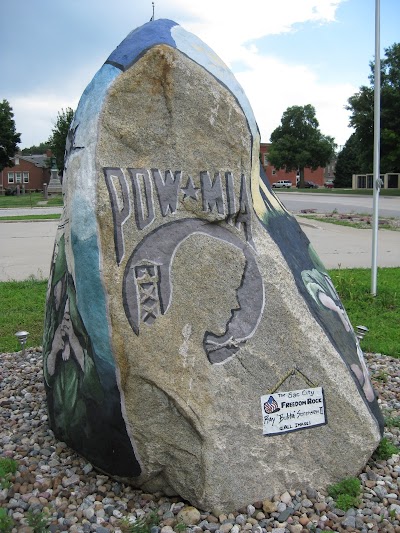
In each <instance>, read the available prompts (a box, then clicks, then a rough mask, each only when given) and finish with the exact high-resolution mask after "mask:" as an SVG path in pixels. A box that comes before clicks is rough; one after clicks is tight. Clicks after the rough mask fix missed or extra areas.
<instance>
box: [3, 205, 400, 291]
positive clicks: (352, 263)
mask: <svg viewBox="0 0 400 533" xmlns="http://www.w3.org/2000/svg"><path fill="white" fill-rule="evenodd" d="M36 209H38V208H36ZM36 209H34V213H37V210H36ZM44 209H52V212H54V209H57V208H44ZM60 209H62V208H60ZM2 211H3V210H0V216H4V215H2ZM18 211H21V210H18ZM24 211H25V210H24ZM47 212H49V211H47ZM15 214H17V213H16V212H15V210H14V211H13V215H15ZM23 214H29V213H26V212H25V213H23ZM296 218H297V220H298V221H299V223H300V226H301V228H302V229H303V231H304V233H305V234H306V235H307V237H308V238H309V239H310V241H311V243H312V244H313V246H314V248H315V249H316V251H317V253H318V255H319V257H320V259H321V260H322V262H323V263H324V265H325V267H326V268H328V269H330V268H339V267H340V268H371V263H372V230H370V229H355V228H350V227H347V226H339V225H337V224H329V223H326V222H317V221H315V220H305V219H304V218H302V217H296ZM57 225H58V220H49V221H41V222H32V221H30V222H0V281H9V280H13V279H14V280H23V279H26V278H28V277H29V276H34V277H36V278H39V279H47V278H48V275H49V271H50V262H51V258H52V254H53V247H54V239H55V235H56V231H57ZM377 263H378V267H400V231H389V230H379V232H378V260H377Z"/></svg>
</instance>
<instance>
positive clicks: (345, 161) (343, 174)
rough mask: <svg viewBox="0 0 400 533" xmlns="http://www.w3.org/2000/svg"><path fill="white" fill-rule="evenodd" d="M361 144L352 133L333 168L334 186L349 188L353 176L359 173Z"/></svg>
mask: <svg viewBox="0 0 400 533" xmlns="http://www.w3.org/2000/svg"><path fill="white" fill-rule="evenodd" d="M361 148H362V146H361V143H360V140H359V138H358V136H357V134H356V133H352V134H351V135H350V137H349V138H348V139H347V141H346V144H345V145H344V146H343V149H342V151H341V152H340V153H339V154H338V157H337V161H336V167H335V180H334V186H335V188H337V187H339V188H340V187H351V186H352V176H353V174H358V173H361V164H360V153H361Z"/></svg>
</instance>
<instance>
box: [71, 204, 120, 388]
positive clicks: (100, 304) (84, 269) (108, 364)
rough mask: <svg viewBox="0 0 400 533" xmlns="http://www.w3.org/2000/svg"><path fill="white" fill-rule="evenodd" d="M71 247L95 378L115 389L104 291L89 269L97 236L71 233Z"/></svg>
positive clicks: (95, 261)
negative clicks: (79, 236) (82, 236)
mask: <svg viewBox="0 0 400 533" xmlns="http://www.w3.org/2000/svg"><path fill="white" fill-rule="evenodd" d="M77 208H78V209H79V208H80V209H81V211H80V213H81V215H82V214H83V213H82V206H78V205H74V209H77ZM89 216H90V214H89ZM80 218H82V217H80ZM71 244H72V249H73V251H74V257H75V275H76V277H75V284H76V294H77V306H78V309H79V313H80V315H81V317H82V319H83V322H84V324H85V327H86V330H87V333H88V335H89V338H90V340H91V343H92V346H93V352H94V357H95V361H96V369H97V373H98V376H99V379H100V381H101V384H102V386H103V387H104V389H105V390H110V389H112V388H113V387H115V362H114V359H113V357H112V352H111V346H110V341H109V332H108V327H109V325H108V322H107V317H106V301H105V296H104V290H103V286H102V283H101V279H100V273H99V270H98V269H95V268H93V266H94V265H98V264H99V249H98V243H97V236H96V235H93V236H92V237H91V238H90V239H88V240H82V239H79V238H78V237H77V236H76V233H74V232H73V233H72V235H71ZM82 295H84V297H82Z"/></svg>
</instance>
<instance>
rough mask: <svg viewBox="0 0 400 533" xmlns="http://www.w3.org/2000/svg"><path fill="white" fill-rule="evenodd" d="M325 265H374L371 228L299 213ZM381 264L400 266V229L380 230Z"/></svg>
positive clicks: (304, 228)
mask: <svg viewBox="0 0 400 533" xmlns="http://www.w3.org/2000/svg"><path fill="white" fill-rule="evenodd" d="M296 219H297V221H298V222H299V224H300V226H301V228H302V230H303V231H304V233H305V234H306V235H307V237H308V238H309V239H310V242H311V243H312V245H313V246H314V248H315V249H316V251H317V253H318V255H319V257H320V259H321V261H322V262H323V263H324V265H325V267H326V268H328V269H329V268H339V267H340V268H371V264H372V229H357V228H351V227H348V226H340V225H339V224H330V223H329V222H319V221H316V220H305V219H304V218H302V217H296ZM377 265H378V267H400V231H391V230H385V229H380V230H379V231H378V254H377Z"/></svg>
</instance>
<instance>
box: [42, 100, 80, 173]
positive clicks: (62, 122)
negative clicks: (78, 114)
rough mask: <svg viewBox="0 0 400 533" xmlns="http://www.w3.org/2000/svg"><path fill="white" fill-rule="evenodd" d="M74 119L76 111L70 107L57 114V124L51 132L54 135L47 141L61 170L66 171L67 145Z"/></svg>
mask: <svg viewBox="0 0 400 533" xmlns="http://www.w3.org/2000/svg"><path fill="white" fill-rule="evenodd" d="M73 118H74V111H73V110H72V109H71V108H70V107H67V108H66V109H65V110H64V109H61V111H59V112H58V114H57V120H56V123H55V125H54V128H53V129H52V130H51V131H52V133H51V135H50V137H49V140H48V141H47V144H49V145H50V149H51V151H52V152H53V154H54V157H55V158H56V163H57V168H58V169H59V170H63V169H64V154H65V144H66V141H67V135H68V130H69V127H70V125H71V122H72V119H73Z"/></svg>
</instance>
